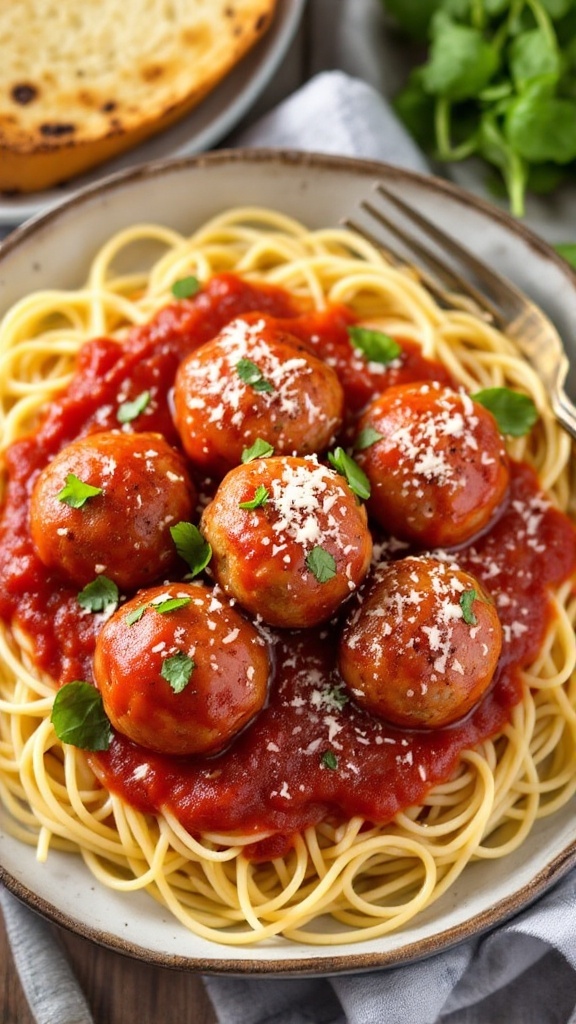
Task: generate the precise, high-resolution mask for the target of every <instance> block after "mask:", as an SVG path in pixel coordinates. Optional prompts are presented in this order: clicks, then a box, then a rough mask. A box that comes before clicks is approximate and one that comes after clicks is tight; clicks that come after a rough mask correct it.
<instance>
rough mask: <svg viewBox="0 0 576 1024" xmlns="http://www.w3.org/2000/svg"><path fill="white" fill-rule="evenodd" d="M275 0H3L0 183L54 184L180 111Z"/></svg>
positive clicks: (214, 77)
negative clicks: (79, 0)
mask: <svg viewBox="0 0 576 1024" xmlns="http://www.w3.org/2000/svg"><path fill="white" fill-rule="evenodd" d="M275 3H276V0H82V2H81V3H79V2H78V0H18V2H17V3H15V2H8V0H4V2H2V3H0V40H1V41H2V50H1V52H2V60H1V61H0V190H3V191H17V192H32V191H37V190H39V189H44V188H48V187H50V186H52V185H56V184H58V183H60V182H64V181H67V180H68V179H70V178H72V177H74V176H75V175H78V174H80V173H81V172H83V171H86V170H89V169H90V168H91V167H95V166H96V165H98V164H100V163H102V162H103V161H105V160H108V159H109V158H110V157H113V156H116V155H117V154H119V153H121V152H123V151H124V150H126V149H129V148H131V147H132V146H135V145H136V144H137V143H139V142H141V141H142V140H143V139H146V138H148V137H149V136H150V135H153V134H155V133H156V132H159V131H161V130H162V129H163V128H166V127H167V126H168V125H170V124H172V123H173V122H174V121H177V120H178V119H179V118H181V117H182V116H183V115H184V114H186V113H187V112H188V111H189V110H191V109H192V108H193V107H194V106H196V104H197V103H199V101H200V100H201V99H202V98H203V97H204V96H205V95H206V94H207V93H208V92H209V91H210V90H211V89H213V88H214V86H215V85H217V83H218V82H219V81H220V80H221V79H222V78H223V77H224V76H225V75H226V74H227V73H228V72H229V71H230V70H231V69H232V68H233V67H234V65H235V64H237V63H238V61H239V60H240V59H241V58H242V57H243V56H244V54H245V53H247V51H248V50H249V49H250V47H251V46H253V44H254V43H255V42H256V41H257V40H258V39H259V38H260V37H261V36H262V35H263V33H264V32H265V31H266V29H267V28H268V25H269V24H270V21H271V19H272V15H273V13H274V7H275Z"/></svg>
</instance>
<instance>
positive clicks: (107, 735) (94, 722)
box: [50, 680, 112, 750]
mask: <svg viewBox="0 0 576 1024" xmlns="http://www.w3.org/2000/svg"><path fill="white" fill-rule="evenodd" d="M50 721H51V722H52V724H53V726H54V730H55V732H56V735H57V737H58V739H59V740H62V742H63V743H71V744H72V745H73V746H75V747H79V748H80V749H81V750H108V747H109V746H110V742H111V740H112V727H111V725H110V722H109V721H108V718H107V717H106V712H105V711H104V705H103V703H102V697H101V695H100V693H99V692H98V690H97V689H96V688H95V687H94V686H91V684H90V683H85V682H82V681H80V680H77V681H75V682H73V683H66V685H65V686H62V687H61V688H60V689H59V690H58V693H57V694H56V696H55V698H54V705H53V707H52V713H51V715H50Z"/></svg>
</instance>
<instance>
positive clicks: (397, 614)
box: [338, 557, 502, 728]
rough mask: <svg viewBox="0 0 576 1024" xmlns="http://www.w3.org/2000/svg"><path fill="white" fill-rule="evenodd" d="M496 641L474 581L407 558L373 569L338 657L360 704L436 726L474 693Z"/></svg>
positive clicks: (490, 611)
mask: <svg viewBox="0 0 576 1024" xmlns="http://www.w3.org/2000/svg"><path fill="white" fill-rule="evenodd" d="M501 648H502V627H501V625H500V620H499V619H498V614H497V612H496V609H495V607H494V604H493V603H492V601H491V600H490V598H489V597H488V595H487V594H486V592H485V591H484V589H483V588H482V586H481V585H480V583H479V582H478V580H476V579H475V577H474V576H471V575H470V573H468V572H464V571H463V570H462V569H459V568H458V566H456V565H450V564H447V563H445V562H441V561H439V560H438V559H435V558H426V557H421V558H417V557H412V558H404V559H402V560H401V561H398V562H391V563H389V564H388V565H387V566H385V567H384V568H383V569H381V570H380V571H379V574H378V579H377V581H376V582H375V583H374V585H373V586H372V588H371V589H370V590H369V591H368V594H367V595H366V597H365V599H364V601H363V602H362V604H361V606H360V607H359V609H357V610H356V612H355V613H354V614H353V616H352V617H351V619H350V621H349V622H348V623H347V625H346V626H345V628H344V631H343V633H342V636H341V639H340V645H339V652H338V658H339V665H340V671H341V673H342V677H343V679H344V680H345V682H346V684H347V685H348V687H349V688H350V690H351V692H352V694H353V696H354V699H355V700H356V701H357V703H358V704H360V705H361V706H362V707H364V708H366V709H367V710H368V711H370V712H372V713H373V714H374V715H378V716H379V717H381V718H385V719H387V720H388V721H389V722H393V723H394V724H395V725H401V726H408V727H420V728H422V727H425V728H436V727H439V726H442V725H448V724H449V723H450V722H455V721H457V720H458V719H459V718H462V716H463V715H465V714H466V712H467V711H469V710H470V709H471V708H472V707H473V706H474V705H475V704H476V703H477V702H478V701H479V700H480V697H481V696H482V694H483V693H484V692H485V690H486V689H487V687H488V686H489V685H490V683H491V681H492V678H493V676H494V672H495V669H496V664H497V662H498V658H499V656H500V651H501Z"/></svg>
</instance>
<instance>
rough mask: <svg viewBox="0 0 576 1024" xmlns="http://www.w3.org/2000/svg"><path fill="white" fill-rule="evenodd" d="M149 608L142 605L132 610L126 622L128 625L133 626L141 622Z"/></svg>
mask: <svg viewBox="0 0 576 1024" xmlns="http://www.w3.org/2000/svg"><path fill="white" fill-rule="evenodd" d="M147 607H148V605H147V604H141V605H140V607H139V608H132V610H131V611H129V612H128V615H127V616H126V622H127V623H128V625H129V626H133V625H134V623H135V622H140V619H141V618H142V616H143V615H144V612H145V611H146V609H147Z"/></svg>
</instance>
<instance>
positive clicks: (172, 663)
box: [160, 651, 196, 693]
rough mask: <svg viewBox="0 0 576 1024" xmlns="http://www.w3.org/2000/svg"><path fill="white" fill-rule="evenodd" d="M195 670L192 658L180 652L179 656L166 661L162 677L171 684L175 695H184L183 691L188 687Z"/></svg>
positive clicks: (162, 669) (163, 665) (176, 655)
mask: <svg viewBox="0 0 576 1024" xmlns="http://www.w3.org/2000/svg"><path fill="white" fill-rule="evenodd" d="M195 668H196V664H195V662H194V661H193V660H192V658H190V657H189V656H188V655H187V654H185V653H184V651H178V653H177V654H173V655H172V656H171V657H170V658H166V659H165V660H164V662H163V664H162V668H161V670H160V675H161V676H162V678H163V679H166V681H167V682H168V683H170V686H171V687H172V689H173V690H174V693H182V690H184V689H185V688H186V687H187V686H188V683H189V682H190V678H191V676H192V673H193V671H194V669H195Z"/></svg>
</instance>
